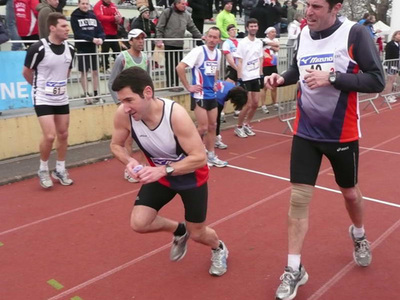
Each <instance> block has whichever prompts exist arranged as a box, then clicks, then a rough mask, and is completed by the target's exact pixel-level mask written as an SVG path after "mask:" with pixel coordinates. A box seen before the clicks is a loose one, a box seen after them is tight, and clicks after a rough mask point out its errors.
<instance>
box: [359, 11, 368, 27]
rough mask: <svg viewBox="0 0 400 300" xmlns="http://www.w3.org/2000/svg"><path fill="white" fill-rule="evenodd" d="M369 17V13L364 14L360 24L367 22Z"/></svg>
mask: <svg viewBox="0 0 400 300" xmlns="http://www.w3.org/2000/svg"><path fill="white" fill-rule="evenodd" d="M368 17H369V13H365V14H364V15H363V17H362V19H361V20H359V21H358V24H361V25H363V24H364V23H365V21H367V19H368Z"/></svg>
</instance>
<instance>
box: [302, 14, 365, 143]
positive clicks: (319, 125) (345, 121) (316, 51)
mask: <svg viewBox="0 0 400 300" xmlns="http://www.w3.org/2000/svg"><path fill="white" fill-rule="evenodd" d="M354 24H355V23H353V22H350V21H348V20H346V21H344V22H343V24H342V25H341V26H340V27H339V28H338V29H337V30H336V31H335V32H334V33H333V34H332V35H330V36H328V37H326V38H324V39H320V40H313V39H312V38H311V36H310V30H309V28H308V27H305V28H304V29H303V30H302V32H301V36H300V45H299V49H298V52H297V62H298V68H299V72H300V90H299V93H298V95H297V97H298V111H297V116H296V120H295V123H294V134H295V135H298V136H300V137H303V138H306V139H310V140H316V141H324V142H350V141H354V140H357V139H358V138H359V137H360V136H361V133H360V126H359V125H360V124H359V108H358V96H357V93H356V92H345V91H340V90H337V89H335V88H334V87H333V86H332V85H329V86H325V87H319V88H316V89H313V90H311V89H310V88H309V87H308V86H307V85H306V84H305V83H304V76H305V75H306V74H307V72H306V70H307V69H316V70H322V71H327V72H337V71H339V72H340V73H354V74H356V73H358V72H359V67H358V64H357V63H356V62H355V61H354V60H353V59H352V58H351V57H350V55H349V49H348V39H349V33H350V29H351V27H352V26H353V25H354Z"/></svg>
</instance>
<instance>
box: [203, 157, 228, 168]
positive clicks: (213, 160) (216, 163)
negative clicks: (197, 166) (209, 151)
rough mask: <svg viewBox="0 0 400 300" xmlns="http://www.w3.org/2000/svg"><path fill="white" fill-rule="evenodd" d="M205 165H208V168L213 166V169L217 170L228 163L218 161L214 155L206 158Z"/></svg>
mask: <svg viewBox="0 0 400 300" xmlns="http://www.w3.org/2000/svg"><path fill="white" fill-rule="evenodd" d="M207 164H208V166H209V167H212V166H214V167H217V168H223V167H226V166H227V165H228V162H227V161H224V160H220V159H219V158H218V156H216V155H215V156H214V157H211V158H210V157H208V159H207Z"/></svg>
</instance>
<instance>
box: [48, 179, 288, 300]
mask: <svg viewBox="0 0 400 300" xmlns="http://www.w3.org/2000/svg"><path fill="white" fill-rule="evenodd" d="M289 190H290V187H288V188H285V189H283V190H281V191H279V192H276V193H275V194H272V195H270V196H268V197H266V198H263V199H261V200H259V201H257V202H255V203H253V204H251V205H249V206H246V207H244V208H242V209H240V210H238V211H236V212H234V213H232V214H230V215H228V216H226V217H223V218H221V219H219V220H217V221H215V222H213V223H211V224H209V225H208V226H210V227H214V226H216V225H218V224H221V223H224V222H226V221H228V220H230V219H233V218H235V217H237V216H239V215H241V214H243V213H245V212H247V211H249V210H251V209H253V208H255V207H257V206H260V205H261V204H264V203H266V202H268V201H270V200H272V199H274V198H275V197H277V196H279V195H281V194H283V193H286V192H288V191H289ZM169 247H171V243H168V244H165V245H163V246H161V247H159V248H157V249H155V250H153V251H150V252H147V253H146V254H144V255H142V256H139V257H137V258H135V259H133V260H131V261H129V262H127V263H125V264H123V265H120V266H118V267H116V268H114V269H111V270H109V271H107V272H104V273H102V274H100V275H98V276H96V277H94V278H92V279H89V280H87V281H85V282H82V283H81V284H78V285H76V286H74V287H72V288H70V289H68V290H65V291H64V292H62V293H60V294H58V295H56V296H53V297H51V298H48V300H57V299H61V298H62V297H64V296H67V295H69V294H71V293H74V292H76V291H78V290H80V289H83V288H85V287H87V286H89V285H91V284H93V283H96V282H97V281H100V280H102V279H104V278H106V277H109V276H111V275H113V274H115V273H117V272H119V271H121V270H123V269H126V268H128V267H130V266H133V265H135V264H136V263H139V262H141V261H143V260H145V259H147V258H150V257H152V256H154V255H156V254H157V253H160V252H161V251H163V250H165V249H167V248H169Z"/></svg>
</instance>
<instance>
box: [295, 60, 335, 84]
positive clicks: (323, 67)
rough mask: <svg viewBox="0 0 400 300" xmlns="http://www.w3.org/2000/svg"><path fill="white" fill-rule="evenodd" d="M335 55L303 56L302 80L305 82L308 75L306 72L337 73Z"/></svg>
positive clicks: (300, 69)
mask: <svg viewBox="0 0 400 300" xmlns="http://www.w3.org/2000/svg"><path fill="white" fill-rule="evenodd" d="M334 57H335V54H334V53H328V54H316V55H309V56H303V57H301V58H300V60H299V72H300V79H301V80H302V81H303V80H304V76H305V75H306V74H307V72H306V70H308V69H311V70H320V71H326V72H335V59H334Z"/></svg>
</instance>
